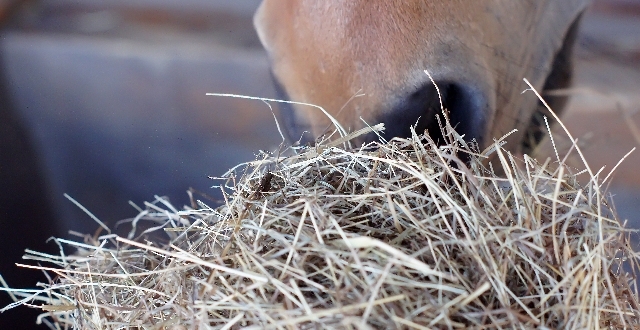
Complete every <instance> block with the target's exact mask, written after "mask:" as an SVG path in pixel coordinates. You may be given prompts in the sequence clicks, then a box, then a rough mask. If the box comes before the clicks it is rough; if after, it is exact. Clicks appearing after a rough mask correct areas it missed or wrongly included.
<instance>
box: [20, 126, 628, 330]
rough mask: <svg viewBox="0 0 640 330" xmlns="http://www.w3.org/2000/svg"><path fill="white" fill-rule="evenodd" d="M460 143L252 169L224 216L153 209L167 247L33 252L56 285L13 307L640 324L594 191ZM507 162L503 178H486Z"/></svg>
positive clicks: (399, 322)
mask: <svg viewBox="0 0 640 330" xmlns="http://www.w3.org/2000/svg"><path fill="white" fill-rule="evenodd" d="M446 137H447V138H448V139H449V141H450V143H449V144H447V145H445V146H437V145H436V144H435V143H434V142H433V141H432V140H431V139H430V138H429V137H428V136H418V135H416V134H414V136H413V137H412V138H411V139H394V140H392V141H390V142H388V143H373V144H370V145H366V146H362V147H361V148H349V147H346V146H345V145H344V144H343V143H342V142H344V141H345V140H346V139H344V138H343V139H340V140H339V141H338V142H333V143H331V142H324V143H321V144H319V145H318V146H316V147H313V148H298V149H296V152H295V154H294V155H291V156H288V157H273V156H265V157H264V158H263V159H259V160H257V161H254V162H251V163H249V164H244V165H242V166H239V167H238V168H236V169H234V170H232V171H230V172H229V173H228V174H227V175H226V176H225V179H226V181H225V182H224V184H223V185H222V186H221V188H222V189H223V190H224V191H227V192H229V194H227V195H225V196H226V198H225V203H224V205H222V206H220V207H218V208H212V207H209V206H208V205H207V204H205V203H204V202H202V201H197V204H196V205H197V206H198V207H195V208H193V207H187V208H185V209H183V210H177V209H175V208H174V207H173V206H172V205H171V204H169V202H168V201H166V200H165V199H162V198H159V199H158V200H156V201H155V202H154V203H148V204H147V208H146V209H145V210H142V212H141V213H140V216H138V217H137V218H136V219H134V221H133V224H134V229H135V227H136V225H137V224H139V223H140V221H145V220H151V221H154V222H159V223H160V226H161V227H163V228H162V230H164V232H166V233H167V234H168V235H169V236H170V238H171V239H170V242H169V243H167V244H158V243H157V242H156V243H154V242H151V241H145V240H144V239H142V238H141V237H142V236H140V237H137V238H136V237H134V236H133V235H132V236H130V237H129V239H125V238H121V237H116V236H115V235H105V236H103V237H99V238H97V239H96V240H95V241H94V243H93V244H91V243H89V244H86V243H73V242H68V241H60V242H61V243H64V244H71V245H72V246H74V247H76V248H77V249H78V253H76V254H74V255H60V256H52V255H44V254H40V253H35V252H31V253H29V254H28V255H27V258H29V259H32V260H37V261H38V262H40V263H42V262H43V261H44V262H49V263H53V264H54V265H55V266H54V267H40V266H34V267H33V268H39V269H46V270H47V271H48V272H49V273H53V274H55V275H56V277H55V279H54V280H53V281H52V282H51V283H50V284H48V285H46V286H45V287H44V288H43V289H42V290H39V291H35V292H31V293H29V294H28V295H27V296H26V298H25V299H24V300H22V301H19V302H17V303H16V305H17V304H21V303H35V304H41V305H42V304H44V305H42V306H41V308H42V309H43V310H44V311H45V313H44V314H43V315H42V319H41V320H42V321H46V322H48V323H50V324H52V323H55V324H56V325H57V326H59V327H60V328H65V327H73V328H77V329H124V328H127V329H128V328H136V327H137V328H139V329H175V330H177V329H204V328H211V329H236V328H248V329H276V328H277V329H284V328H286V329H295V328H300V329H307V328H345V329H354V328H358V329H371V328H378V329H394V328H401V329H409V328H416V329H453V328H468V327H474V328H523V329H524V328H539V329H564V328H566V329H569V328H572V329H585V328H586V329H596V328H609V329H619V328H625V327H626V328H635V327H639V326H640V321H639V318H638V317H639V316H640V306H639V305H638V298H637V297H638V296H637V286H636V281H635V272H637V271H638V265H637V259H636V257H635V256H634V255H633V251H632V250H631V248H630V243H629V240H628V236H629V235H628V234H629V233H628V231H627V230H625V229H624V228H623V226H622V225H621V224H620V223H619V222H618V220H617V219H616V218H615V216H614V214H615V213H614V212H613V211H612V210H611V208H610V207H609V204H608V203H607V200H606V198H605V196H604V194H603V193H602V192H601V190H600V187H599V183H598V179H597V177H594V179H593V180H592V181H590V182H588V183H587V184H585V185H584V186H582V187H581V186H579V185H578V184H577V183H576V180H575V175H576V174H578V173H576V172H577V171H575V170H573V169H570V168H568V167H566V166H564V165H563V164H561V163H555V164H553V163H554V162H550V161H548V162H546V163H544V164H539V163H537V162H536V161H534V160H533V159H531V158H529V157H527V156H524V158H523V159H518V158H516V157H514V156H512V155H510V154H508V153H506V152H504V150H502V149H500V148H498V147H494V148H493V149H491V150H488V151H485V152H478V151H475V150H474V148H473V147H471V146H467V145H466V144H465V143H464V142H463V141H462V139H461V138H460V137H459V136H457V135H456V134H455V133H454V132H453V131H452V130H449V132H448V133H447V134H446ZM496 145H497V144H496ZM492 152H493V153H494V156H496V155H497V157H496V159H498V160H499V162H498V163H496V164H502V167H503V168H502V169H501V170H500V172H504V173H505V175H504V176H503V178H499V177H498V176H496V175H494V174H493V170H492V169H491V167H490V166H485V165H483V164H485V163H486V162H483V160H484V159H485V158H486V155H488V154H489V153H492ZM461 154H465V155H467V156H465V157H466V158H469V161H468V163H467V164H465V163H464V162H461V161H459V159H458V156H460V155H461ZM158 230H160V229H158ZM132 234H133V233H132ZM628 270H631V271H632V272H633V273H632V274H630V273H628V272H627V271H628ZM22 294H23V296H24V295H25V293H24V292H23V293H22ZM9 307H13V306H9Z"/></svg>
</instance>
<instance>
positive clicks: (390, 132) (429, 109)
mask: <svg viewBox="0 0 640 330" xmlns="http://www.w3.org/2000/svg"><path fill="white" fill-rule="evenodd" d="M485 99H486V98H485V97H484V95H483V93H482V92H481V91H480V89H479V88H475V87H474V86H472V85H469V84H465V83H455V82H448V81H440V82H438V81H436V82H435V83H434V82H431V81H428V82H427V83H425V84H423V85H422V86H421V87H419V88H417V89H415V90H413V91H411V92H409V93H406V94H405V95H403V96H400V97H399V98H397V100H396V101H395V102H392V105H391V107H390V108H389V109H388V110H387V111H383V112H382V115H381V117H380V118H377V119H378V121H381V122H384V123H385V126H386V131H385V134H384V137H385V138H386V139H390V138H393V137H409V136H410V135H411V130H410V127H411V126H415V130H416V133H418V134H421V133H423V132H424V131H425V130H426V131H428V133H429V136H430V137H431V138H432V139H433V140H434V141H435V142H437V143H440V144H441V143H444V142H445V141H444V139H443V136H442V130H441V128H440V123H441V124H444V118H443V116H442V114H443V109H444V110H445V111H447V113H448V116H449V120H450V122H451V125H452V126H453V127H454V128H455V129H456V131H457V132H458V133H459V134H461V135H464V139H465V140H466V141H472V140H475V141H476V142H477V143H478V144H479V145H480V146H482V143H483V141H482V139H483V137H484V135H485V133H486V123H487V115H488V113H489V111H488V110H489V109H488V102H486V100H485ZM436 116H440V123H438V120H437V119H436Z"/></svg>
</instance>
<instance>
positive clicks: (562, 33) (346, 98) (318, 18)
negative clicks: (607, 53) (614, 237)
mask: <svg viewBox="0 0 640 330" xmlns="http://www.w3.org/2000/svg"><path fill="white" fill-rule="evenodd" d="M588 4H589V0H536V1H531V0H529V1H524V0H517V1H514V0H475V1H463V0H446V1H445V0H349V1H343V0H323V1H315V0H263V1H262V3H261V4H260V6H259V7H258V10H257V11H256V13H255V15H254V26H255V29H256V31H257V34H258V37H259V38H260V41H261V43H262V45H263V46H264V48H265V50H266V52H267V55H268V57H269V60H270V63H271V71H272V77H273V80H274V83H275V89H276V90H277V93H278V95H279V97H280V98H281V99H284V100H291V101H294V102H290V103H284V104H282V106H281V107H280V113H281V116H282V121H283V122H284V126H285V127H286V131H287V132H288V135H289V137H290V138H291V139H292V140H293V141H296V140H298V141H302V142H309V141H312V140H314V139H316V138H318V137H319V136H321V135H323V134H325V133H327V132H328V129H329V128H330V127H331V121H330V119H329V117H328V116H327V115H326V114H324V113H323V111H319V110H318V108H314V107H310V106H307V105H306V104H313V105H316V106H318V107H321V108H322V109H324V110H325V111H326V112H327V113H329V114H330V115H331V116H332V117H333V118H335V120H336V121H337V122H339V123H340V124H341V125H342V126H343V127H344V128H345V129H346V130H352V131H353V130H357V129H360V128H363V127H365V126H366V125H372V124H376V123H380V122H382V123H384V124H385V127H386V130H385V132H384V134H383V137H385V138H387V139H388V138H392V137H408V136H409V135H410V134H411V130H410V127H412V126H413V127H414V128H415V130H416V131H417V132H423V131H427V132H428V133H429V135H430V136H432V137H433V138H434V139H440V140H441V139H442V136H441V133H440V132H441V129H440V126H439V125H441V122H439V121H438V119H437V118H436V117H438V116H439V115H442V114H443V112H442V111H443V109H446V110H445V111H446V113H447V114H448V118H449V120H450V122H451V124H452V125H453V126H454V127H455V128H456V130H457V132H458V133H459V134H461V135H462V136H463V137H464V139H465V140H468V141H475V143H477V145H478V146H479V147H480V148H482V147H486V146H488V145H490V144H492V143H493V142H494V141H495V139H497V138H500V137H501V136H504V135H505V134H507V133H509V132H511V131H513V130H514V129H515V130H517V131H516V132H514V133H513V134H511V135H509V137H508V138H507V139H506V141H508V143H507V144H506V148H507V149H508V150H510V151H513V152H527V153H528V152H532V151H533V150H534V148H535V146H536V145H537V144H538V143H539V142H540V140H541V139H542V137H543V136H544V134H543V133H544V129H545V127H544V120H543V116H544V115H545V111H546V110H545V108H544V107H542V103H541V101H540V100H539V99H538V98H537V96H536V95H535V94H534V93H523V91H524V90H526V89H527V88H528V86H527V85H526V84H525V82H524V80H523V78H526V79H527V80H528V81H529V82H530V84H531V86H532V87H533V88H534V89H536V90H537V91H540V92H542V95H543V96H545V99H547V101H548V104H549V105H550V106H551V108H552V109H553V110H554V111H555V112H556V113H560V112H561V111H562V109H563V108H564V107H565V104H566V103H567V97H566V96H551V95H549V96H547V94H548V93H546V92H548V91H551V90H558V89H565V88H568V87H570V85H571V81H572V73H573V69H572V53H573V48H574V44H575V42H576V34H577V30H578V27H579V22H580V19H581V17H582V14H583V12H584V11H585V10H586V8H587V6H588ZM372 139H376V137H375V136H374V135H373V134H369V135H365V136H363V137H361V138H360V141H361V142H367V141H371V140H372Z"/></svg>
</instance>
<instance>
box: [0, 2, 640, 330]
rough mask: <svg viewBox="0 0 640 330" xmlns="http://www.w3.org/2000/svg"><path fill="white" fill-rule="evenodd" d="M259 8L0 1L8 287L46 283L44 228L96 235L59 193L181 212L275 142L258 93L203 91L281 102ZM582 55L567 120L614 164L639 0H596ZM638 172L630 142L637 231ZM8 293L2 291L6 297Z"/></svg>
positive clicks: (621, 182) (107, 217) (633, 85)
mask: <svg viewBox="0 0 640 330" xmlns="http://www.w3.org/2000/svg"><path fill="white" fill-rule="evenodd" d="M259 2H260V1H259V0H234V1H229V0H181V1H175V0H0V24H1V25H2V29H1V30H0V274H1V275H2V276H3V277H4V278H5V279H6V281H7V282H8V284H9V285H10V286H14V287H31V286H33V285H34V284H35V283H36V282H37V281H39V280H40V281H44V280H45V278H44V276H42V274H38V273H37V272H35V271H26V270H23V269H19V268H17V267H16V266H15V265H14V263H16V262H20V261H21V259H20V258H21V256H22V254H23V252H24V249H25V248H30V249H34V250H39V251H45V252H50V253H57V247H56V246H55V244H53V243H52V242H49V243H46V240H47V238H49V237H51V236H54V235H56V236H65V237H66V236H68V233H67V231H68V230H69V229H72V230H75V231H78V232H82V233H93V232H95V230H96V228H97V225H96V223H95V222H94V221H93V220H91V219H90V218H89V217H88V216H87V215H86V214H85V213H84V212H83V211H81V210H79V209H78V208H77V207H76V206H75V205H73V204H72V203H71V202H70V201H68V200H67V199H66V198H65V197H64V196H63V194H64V193H67V194H69V195H70V196H72V197H73V198H75V199H76V200H77V201H78V202H80V203H81V204H82V205H84V206H85V207H86V208H88V209H89V210H90V211H91V212H92V213H93V214H94V215H95V216H97V217H98V218H99V219H100V220H102V221H103V222H105V223H106V224H107V225H109V226H113V225H114V224H115V223H116V222H117V221H118V220H121V219H124V218H130V217H133V216H135V215H136V214H137V211H136V210H135V209H134V208H133V207H131V206H129V205H128V201H133V202H135V203H137V204H138V205H141V204H142V203H143V202H144V201H152V200H153V199H154V195H162V196H168V197H169V199H170V200H171V201H172V202H173V203H174V204H175V205H176V206H178V207H180V206H182V205H185V204H188V202H189V199H188V195H187V193H186V191H187V190H188V189H189V188H194V189H195V190H197V191H201V192H204V193H206V194H207V195H209V196H210V197H211V198H212V199H214V200H215V199H219V198H220V197H221V194H220V192H219V191H218V190H216V189H212V188H211V186H212V185H214V184H217V182H214V181H212V180H210V179H209V178H208V176H217V175H220V174H222V173H223V172H225V171H226V170H227V169H229V168H230V167H232V166H234V165H237V164H238V163H240V162H243V161H248V160H252V159H254V158H255V155H256V154H257V153H258V152H259V150H274V149H275V148H276V146H277V145H278V144H279V142H280V137H279V135H278V132H277V130H276V127H275V124H274V121H273V117H272V115H271V112H270V111H269V108H268V107H267V106H266V105H265V104H264V103H262V102H260V101H248V100H240V99H231V98H221V97H211V96H205V93H207V92H216V93H236V94H244V95H251V96H262V97H273V96H274V92H273V90H272V86H271V82H270V78H269V71H268V63H267V60H266V58H265V53H264V52H263V50H262V48H261V46H260V43H259V41H258V38H257V36H256V34H255V32H254V30H253V25H252V22H251V19H252V14H253V11H254V10H255V8H256V7H257V5H258V4H259ZM577 58H578V61H577V65H576V67H577V72H576V89H575V92H574V93H575V95H574V98H573V100H572V102H571V104H570V107H569V109H568V110H567V111H566V112H565V116H564V121H565V123H566V124H567V125H568V126H569V128H570V130H571V131H572V133H573V134H574V136H577V137H578V138H579V139H580V144H581V146H582V147H583V148H584V151H585V153H586V154H587V158H588V159H589V161H590V163H591V166H592V168H594V169H596V171H597V169H599V168H600V167H602V166H605V165H606V169H605V171H604V172H608V170H609V169H611V168H612V167H613V166H614V165H615V164H616V163H617V162H618V160H619V159H620V158H622V157H623V156H624V155H625V154H626V153H627V152H628V151H629V150H631V149H632V148H633V147H637V146H640V131H638V128H637V127H638V126H640V114H638V112H640V0H600V1H596V3H595V4H594V6H593V8H592V9H591V10H590V12H589V13H588V14H587V15H586V17H585V21H584V24H583V29H582V33H581V36H580V39H579V45H578V47H577ZM523 89H524V86H523ZM555 135H556V136H558V141H557V142H558V143H559V144H563V143H566V139H564V140H563V138H562V136H563V135H562V134H561V133H556V134H555ZM547 150H550V149H548V148H547ZM572 161H577V160H572ZM576 164H577V162H576ZM639 166H640V151H636V152H635V153H634V154H632V155H631V156H630V157H629V158H627V159H626V160H625V162H624V163H623V164H622V165H621V166H620V168H619V169H618V171H617V174H616V175H615V176H614V177H613V179H612V180H611V182H610V184H611V186H610V192H611V193H612V194H614V195H615V197H614V201H615V203H616V206H617V209H618V212H619V214H620V216H621V218H622V219H628V220H629V221H630V222H631V226H633V227H636V228H640V222H639V221H640V172H639V171H638V170H639V169H638V167H639ZM200 198H202V197H200ZM211 204H213V202H211ZM10 302H11V300H10V299H9V298H8V296H7V295H6V294H4V293H1V292H0V306H4V305H6V304H8V303H10ZM37 314H38V312H37V311H36V310H30V309H27V308H24V307H21V308H17V309H14V310H10V311H8V312H6V313H4V314H0V329H28V328H29V327H30V326H31V325H32V324H33V323H34V320H35V316H36V315H37Z"/></svg>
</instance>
